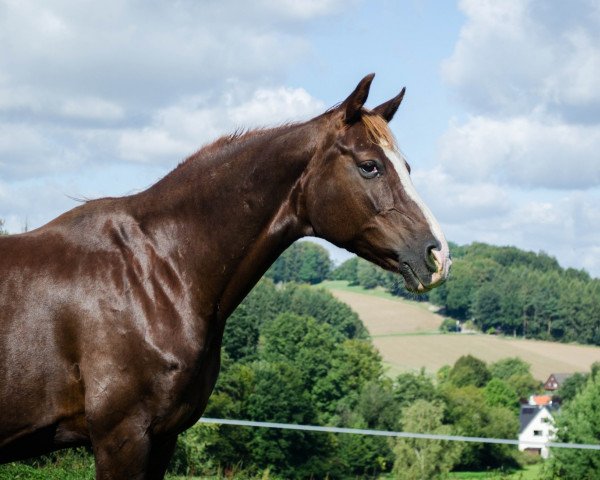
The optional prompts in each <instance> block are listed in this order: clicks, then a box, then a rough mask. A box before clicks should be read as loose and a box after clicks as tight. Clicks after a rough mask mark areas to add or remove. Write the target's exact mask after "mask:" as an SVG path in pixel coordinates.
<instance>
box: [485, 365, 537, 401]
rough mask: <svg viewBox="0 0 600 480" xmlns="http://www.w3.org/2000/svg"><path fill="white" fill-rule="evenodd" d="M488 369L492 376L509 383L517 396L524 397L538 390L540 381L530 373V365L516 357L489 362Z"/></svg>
mask: <svg viewBox="0 0 600 480" xmlns="http://www.w3.org/2000/svg"><path fill="white" fill-rule="evenodd" d="M489 369H490V373H491V375H492V377H493V378H497V379H500V380H502V381H504V382H505V383H506V384H507V385H509V386H510V388H511V389H512V390H514V392H515V393H516V395H517V398H526V397H528V396H529V395H531V394H533V393H535V392H537V391H539V390H540V387H541V384H540V382H539V381H537V380H536V379H535V378H533V375H531V371H530V369H531V365H529V364H528V363H527V362H525V361H523V360H521V359H520V358H518V357H512V358H503V359H502V360H498V361H497V362H494V363H492V364H490V366H489Z"/></svg>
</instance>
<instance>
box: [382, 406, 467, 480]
mask: <svg viewBox="0 0 600 480" xmlns="http://www.w3.org/2000/svg"><path fill="white" fill-rule="evenodd" d="M443 416H444V406H443V405H442V404H441V403H440V402H428V401H426V400H417V401H416V402H414V403H413V404H412V405H410V406H409V407H407V408H406V411H405V415H404V417H403V418H404V421H403V429H404V430H405V431H408V432H415V433H432V434H442V435H443V434H446V435H448V434H450V433H451V429H450V426H449V425H443V424H442V419H443ZM460 449H461V446H460V444H459V443H458V442H448V441H444V440H422V439H416V438H403V439H400V440H398V441H397V443H396V447H395V448H394V454H395V456H396V459H395V461H394V470H393V471H394V475H395V477H396V478H398V479H406V480H431V479H436V478H441V477H443V476H445V475H446V474H447V473H448V472H449V471H450V470H451V469H452V467H454V465H455V463H456V461H457V460H458V457H459V454H460Z"/></svg>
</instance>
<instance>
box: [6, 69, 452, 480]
mask: <svg viewBox="0 0 600 480" xmlns="http://www.w3.org/2000/svg"><path fill="white" fill-rule="evenodd" d="M373 77H374V74H370V75H367V76H366V77H364V78H363V79H362V80H361V81H360V82H359V83H358V85H357V86H356V88H355V89H354V91H353V92H352V93H351V94H350V95H349V96H348V97H347V98H346V99H345V100H344V101H343V102H341V103H340V104H338V105H337V106H335V107H332V108H330V109H328V110H327V111H325V112H324V113H323V114H321V115H319V116H317V117H315V118H313V119H311V120H308V121H305V122H301V123H290V124H284V125H281V126H278V127H275V128H268V129H257V130H251V131H247V132H242V133H236V134H233V135H229V136H225V137H222V138H220V139H218V140H216V141H215V142H214V143H212V144H210V145H207V146H205V147H204V148H202V149H200V150H199V151H198V152H196V153H195V154H193V155H192V156H190V157H189V158H188V159H187V160H185V161H183V162H182V163H180V164H179V165H178V166H177V167H176V168H175V169H174V170H173V171H171V172H170V173H169V174H168V175H166V176H165V177H164V178H162V179H161V180H159V181H158V182H157V183H156V184H154V185H153V186H151V187H150V188H148V189H147V190H145V191H142V192H140V193H137V194H133V195H129V196H124V197H118V198H102V199H97V200H91V201H87V202H86V203H84V204H82V205H80V206H77V207H76V208H74V209H72V210H70V211H68V212H66V213H64V214H62V215H60V216H59V217H57V218H55V219H54V220H52V221H50V222H49V223H47V224H46V225H44V226H42V227H40V228H38V229H36V230H32V231H30V232H26V233H23V234H18V235H9V236H4V237H1V238H0V365H1V369H0V463H5V462H9V461H15V460H19V459H23V458H26V457H31V456H36V455H40V454H44V453H47V452H50V451H53V450H58V449H62V448H68V447H74V446H82V445H87V446H91V448H92V451H93V454H94V458H95V468H96V478H97V479H112V480H114V479H162V478H163V477H164V474H165V471H166V469H167V465H168V463H169V459H170V457H171V455H172V453H173V450H174V448H175V444H176V439H177V435H178V434H179V433H181V432H183V431H184V430H186V429H187V428H189V427H190V426H192V425H193V424H194V423H195V422H197V420H198V419H199V418H200V416H201V415H202V412H203V411H204V408H205V406H206V404H207V401H208V398H209V396H210V394H211V392H212V389H213V387H214V385H215V382H216V379H217V376H218V373H219V367H220V348H221V341H222V336H223V329H224V327H225V321H226V319H227V317H228V316H229V315H230V314H231V313H232V311H233V310H234V309H235V308H236V306H237V305H238V304H239V303H240V302H241V301H242V299H243V298H244V297H245V296H246V295H247V294H248V292H249V291H250V290H251V289H252V287H253V286H254V285H255V284H256V283H257V282H258V280H259V279H260V278H261V276H262V275H263V274H264V273H265V272H266V270H267V269H268V267H269V266H270V265H271V264H272V263H273V262H274V261H275V260H276V259H277V257H278V256H279V255H280V254H281V253H282V252H283V251H284V250H285V249H286V248H287V247H289V246H290V245H291V244H292V243H293V242H294V241H296V240H297V239H299V238H301V237H304V236H317V237H321V238H323V239H326V240H328V241H330V242H332V243H333V244H335V245H337V246H339V247H342V248H345V249H347V250H349V251H351V252H354V253H356V254H358V255H360V256H362V257H364V258H365V259H367V260H369V261H371V262H374V263H375V264H377V265H379V266H381V267H383V268H385V269H388V270H391V271H394V272H397V273H399V274H400V275H401V276H402V277H403V278H404V282H405V284H406V287H407V288H408V289H409V290H411V291H414V292H425V291H428V290H429V289H431V288H433V287H435V286H437V285H439V284H441V283H442V282H443V281H444V280H445V279H446V277H447V275H448V271H449V268H450V264H451V260H450V255H449V250H448V244H447V242H446V240H445V238H444V234H443V233H442V230H441V228H440V226H439V224H438V222H437V221H436V220H435V218H434V216H433V215H432V213H431V212H430V210H429V209H428V208H427V206H426V205H425V204H424V203H423V201H422V200H421V199H420V197H419V195H418V194H417V192H416V190H415V188H414V186H413V184H412V183H411V179H410V177H409V173H410V167H409V166H408V163H407V162H406V160H405V158H404V157H403V155H402V154H401V153H400V150H399V149H398V147H397V145H396V141H395V139H394V136H393V135H392V133H391V131H390V129H389V125H388V123H389V122H390V121H391V120H392V118H393V116H394V114H395V113H396V111H397V109H398V107H399V106H400V103H401V102H402V99H403V97H404V92H405V89H404V88H403V89H402V90H401V92H400V93H399V94H398V95H397V96H395V97H393V98H392V99H391V100H389V101H387V102H385V103H382V104H381V105H379V106H377V107H376V108H374V109H372V110H370V109H367V108H366V107H365V106H364V104H365V102H366V100H367V96H368V93H369V89H370V86H371V82H372V80H373Z"/></svg>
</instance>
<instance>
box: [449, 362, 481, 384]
mask: <svg viewBox="0 0 600 480" xmlns="http://www.w3.org/2000/svg"><path fill="white" fill-rule="evenodd" d="M489 379H490V372H489V370H488V369H487V366H486V364H485V362H484V361H483V360H480V359H478V358H475V357H474V356H472V355H463V356H462V357H460V358H459V359H458V360H457V361H456V363H455V364H454V366H453V367H452V370H450V373H449V374H448V381H450V382H451V383H452V384H453V385H455V386H457V387H465V386H467V385H473V386H475V387H483V386H484V385H485V384H486V383H487V382H488V381H489Z"/></svg>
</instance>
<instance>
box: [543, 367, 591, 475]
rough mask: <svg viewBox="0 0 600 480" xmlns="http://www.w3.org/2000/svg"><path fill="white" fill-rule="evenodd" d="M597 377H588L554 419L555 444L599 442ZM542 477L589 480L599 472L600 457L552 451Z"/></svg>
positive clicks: (575, 452)
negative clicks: (555, 429)
mask: <svg viewBox="0 0 600 480" xmlns="http://www.w3.org/2000/svg"><path fill="white" fill-rule="evenodd" d="M598 398H600V375H595V376H590V379H589V380H588V382H587V383H586V385H585V387H584V388H583V389H582V390H581V392H580V393H579V394H577V395H576V396H575V398H574V399H573V400H571V401H570V402H569V403H567V404H566V405H565V406H564V408H563V409H562V411H561V412H560V413H559V414H558V416H557V418H556V428H557V429H558V432H557V439H556V441H558V442H567V443H592V444H599V443H600V440H599V439H600V408H598ZM544 472H545V478H547V479H555V478H560V479H561V480H592V479H596V478H598V472H600V454H599V453H598V452H597V451H594V450H581V449H570V448H555V449H553V450H552V456H551V457H550V459H549V461H548V463H547V464H546V468H544Z"/></svg>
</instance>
